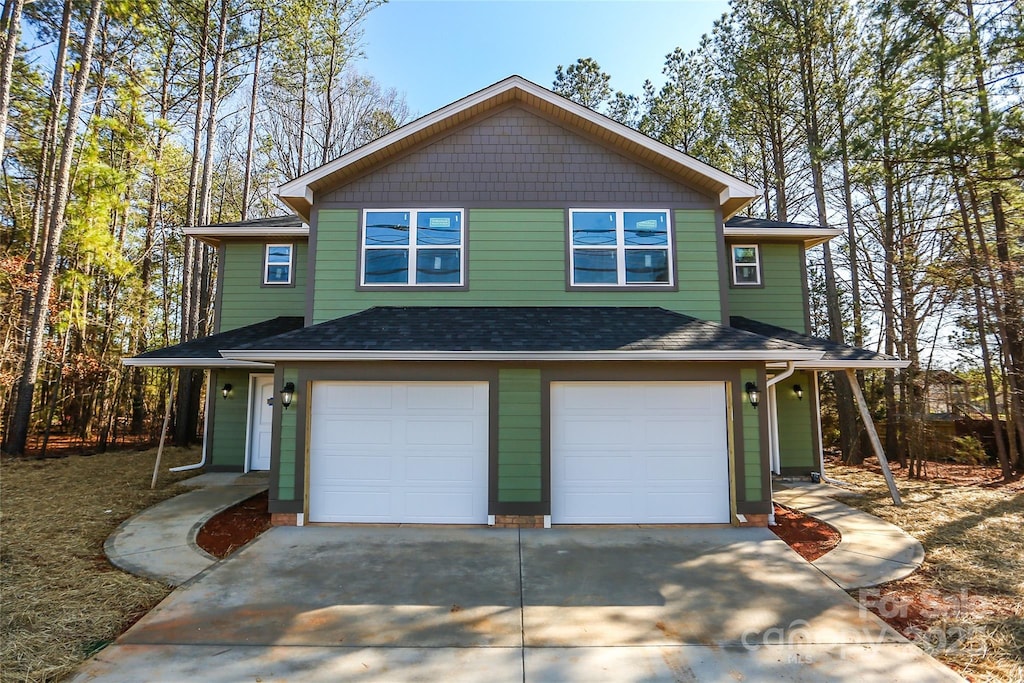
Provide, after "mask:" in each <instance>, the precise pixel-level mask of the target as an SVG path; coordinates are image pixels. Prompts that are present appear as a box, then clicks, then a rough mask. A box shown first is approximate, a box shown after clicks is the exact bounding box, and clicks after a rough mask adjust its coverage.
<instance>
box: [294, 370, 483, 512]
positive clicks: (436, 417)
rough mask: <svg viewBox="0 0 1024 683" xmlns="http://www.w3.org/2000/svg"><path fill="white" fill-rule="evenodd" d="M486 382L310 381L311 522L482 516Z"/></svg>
mask: <svg viewBox="0 0 1024 683" xmlns="http://www.w3.org/2000/svg"><path fill="white" fill-rule="evenodd" d="M487 415H488V402H487V383H486V382H315V383H314V384H313V402H312V412H311V416H310V446H309V519H310V521H311V522H374V523H395V522H410V523H430V524H484V523H486V522H487V453H488V448H487Z"/></svg>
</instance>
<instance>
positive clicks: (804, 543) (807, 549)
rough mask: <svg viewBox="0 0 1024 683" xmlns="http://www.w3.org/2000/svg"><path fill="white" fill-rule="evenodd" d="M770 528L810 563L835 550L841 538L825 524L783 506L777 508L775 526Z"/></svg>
mask: <svg viewBox="0 0 1024 683" xmlns="http://www.w3.org/2000/svg"><path fill="white" fill-rule="evenodd" d="M768 528H769V529H771V530H772V531H773V532H774V533H775V535H776V536H778V537H779V538H781V539H782V540H783V541H785V542H786V543H787V544H788V545H789V547H790V548H792V549H793V550H795V551H797V552H798V553H800V556H801V557H803V558H804V559H805V560H807V561H808V562H813V561H814V560H816V559H818V558H819V557H821V556H822V555H824V554H825V553H827V552H828V551H830V550H832V549H833V548H835V547H836V546H837V545H839V541H840V538H841V537H840V535H839V532H838V531H836V530H835V529H834V528H832V527H831V526H829V525H828V524H825V522H822V521H821V520H818V519H815V518H814V517H810V516H808V515H805V514H804V513H802V512H800V511H798V510H794V509H792V508H788V507H784V506H782V505H776V506H775V526H772V527H768Z"/></svg>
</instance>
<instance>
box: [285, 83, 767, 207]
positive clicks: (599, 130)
mask: <svg viewBox="0 0 1024 683" xmlns="http://www.w3.org/2000/svg"><path fill="white" fill-rule="evenodd" d="M515 102H520V103H522V104H525V105H527V106H529V107H532V108H534V109H537V110H538V111H540V112H541V113H543V114H544V115H546V116H548V117H551V118H553V119H554V120H556V121H558V122H560V123H562V124H564V125H566V126H567V127H569V128H574V129H576V130H579V131H580V132H582V133H584V134H587V135H589V136H591V137H594V138H597V139H598V140H600V141H602V142H604V143H606V144H609V145H611V146H613V147H616V148H617V149H619V150H620V151H621V152H623V153H624V154H625V155H626V156H631V157H633V158H635V159H637V160H639V161H642V162H644V163H646V164H648V165H650V166H652V167H654V168H657V169H659V170H660V171H661V172H662V173H665V174H666V175H669V176H670V177H675V178H678V179H679V180H680V182H685V183H687V184H689V185H692V186H694V187H696V188H698V189H700V190H703V191H704V192H707V193H708V194H710V195H711V196H713V197H717V198H718V201H719V203H720V205H721V207H722V213H723V215H724V216H726V217H729V216H732V215H733V214H735V213H736V212H738V211H740V210H741V209H742V208H743V207H745V206H746V205H748V204H749V203H750V202H752V201H753V200H754V199H756V198H757V197H759V196H760V194H759V192H758V190H757V188H755V187H754V186H752V185H750V184H748V183H745V182H743V181H742V180H740V179H739V178H736V177H734V176H732V175H730V174H728V173H725V172H724V171H720V170H718V169H717V168H714V167H712V166H709V165H708V164H705V163H704V162H702V161H698V160H697V159H694V158H693V157H691V156H689V155H687V154H684V153H682V152H680V151H678V150H676V149H674V148H672V147H669V146H668V145H665V144H663V143H661V142H658V141H657V140H654V139H653V138H649V137H647V136H646V135H644V134H643V133H640V132H638V131H635V130H633V129H632V128H629V127H628V126H624V125H622V124H621V123H618V122H617V121H613V120H612V119H610V118H608V117H606V116H603V115H601V114H598V113H597V112H595V111H593V110H591V109H587V108H586V107H584V106H582V105H579V104H576V103H575V102H572V101H571V100H567V99H565V98H564V97H561V96H560V95H556V94H555V93H553V92H551V91H550V90H548V89H547V88H543V87H541V86H539V85H537V84H536V83H533V82H531V81H528V80H526V79H525V78H523V77H521V76H510V77H508V78H506V79H505V80H502V81H499V82H497V83H495V84H493V85H491V86H488V87H487V88H484V89H483V90H480V91H478V92H476V93H473V94H472V95H468V96H467V97H464V98H462V99H461V100H458V101H456V102H453V103H452V104H449V105H448V106H446V107H442V108H441V109H438V110H437V111H435V112H433V113H431V114H427V115H426V116H423V117H420V118H419V119H416V120H415V121H413V122H411V123H409V124H406V125H405V126H402V127H401V128H399V129H398V130H395V131H392V132H391V133H388V134H387V135H385V136H383V137H381V138H379V139H377V140H374V141H373V142H370V143H368V144H366V145H363V146H362V147H360V148H358V149H355V150H353V151H351V152H349V153H348V154H345V155H342V156H341V157H339V158H337V159H335V160H334V161H331V162H329V163H327V164H324V165H323V166H320V167H319V168H316V169H313V170H312V171H309V172H308V173H305V174H303V175H301V176H299V177H298V178H295V179H294V180H291V181H289V182H287V183H285V184H283V185H281V186H280V187H279V188H278V189H277V196H278V197H279V198H280V199H281V201H283V202H284V203H285V204H287V205H288V206H289V207H291V208H292V209H294V210H295V211H296V212H297V213H298V214H299V215H300V216H303V217H304V218H308V217H309V212H310V209H311V207H312V205H313V195H314V193H316V192H319V191H322V190H325V189H328V188H332V187H337V186H339V185H342V184H344V183H345V182H346V181H348V180H350V179H352V178H354V177H357V176H359V175H361V174H363V173H364V172H366V171H367V170H369V169H370V168H373V167H375V166H378V165H380V164H383V163H385V161H386V160H388V159H390V158H393V157H395V156H396V155H399V154H401V153H403V152H405V151H407V150H409V149H410V148H412V147H414V146H417V145H420V144H422V143H424V142H425V141H427V140H429V139H432V138H435V137H437V136H440V135H443V134H445V133H447V132H449V131H451V130H452V129H454V128H455V127H457V126H459V125H461V124H463V123H464V122H466V121H467V120H469V119H472V118H475V117H477V116H479V115H481V114H484V113H485V112H488V111H491V110H494V109H496V108H498V107H501V106H504V105H506V104H508V103H515Z"/></svg>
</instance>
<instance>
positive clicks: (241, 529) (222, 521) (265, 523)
mask: <svg viewBox="0 0 1024 683" xmlns="http://www.w3.org/2000/svg"><path fill="white" fill-rule="evenodd" d="M269 528H270V512H268V511H267V492H266V491H264V492H263V493H258V494H256V495H255V496H253V497H252V498H249V499H246V500H243V501H242V502H241V503H238V504H237V505H233V506H232V507H229V508H228V509H227V510H224V511H223V512H220V513H217V514H216V515H214V516H213V517H211V518H210V520H209V521H208V522H207V523H206V524H204V525H203V528H202V529H200V530H199V534H198V535H197V536H196V543H197V544H199V547H200V548H202V549H203V550H205V551H206V552H208V553H210V554H211V555H213V556H214V557H218V558H221V559H223V558H225V557H227V556H228V555H230V554H231V553H233V552H234V551H235V550H237V549H238V548H241V547H242V546H243V545H245V544H246V543H248V542H249V541H251V540H252V539H254V538H256V537H257V536H259V535H260V534H262V533H263V532H264V531H266V530H267V529H269Z"/></svg>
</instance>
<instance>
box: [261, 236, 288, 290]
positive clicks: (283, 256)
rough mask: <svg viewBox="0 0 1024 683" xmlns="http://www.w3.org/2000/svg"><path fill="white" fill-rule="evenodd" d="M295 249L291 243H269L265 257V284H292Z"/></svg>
mask: <svg viewBox="0 0 1024 683" xmlns="http://www.w3.org/2000/svg"><path fill="white" fill-rule="evenodd" d="M293 253H294V249H293V248H292V245H291V244H268V245H267V252H266V256H265V257H264V259H263V284H265V285H290V284H292V271H293V270H294V268H295V266H294V259H293V258H292V255H293Z"/></svg>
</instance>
